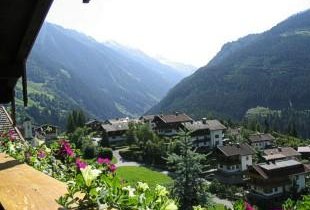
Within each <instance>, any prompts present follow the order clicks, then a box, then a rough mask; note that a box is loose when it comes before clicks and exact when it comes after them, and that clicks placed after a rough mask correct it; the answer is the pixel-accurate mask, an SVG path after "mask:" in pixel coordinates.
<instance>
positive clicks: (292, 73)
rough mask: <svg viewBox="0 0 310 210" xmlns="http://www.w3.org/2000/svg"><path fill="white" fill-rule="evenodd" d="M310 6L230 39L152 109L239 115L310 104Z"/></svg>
mask: <svg viewBox="0 0 310 210" xmlns="http://www.w3.org/2000/svg"><path fill="white" fill-rule="evenodd" d="M309 84H310V10H307V11H305V12H302V13H299V14H296V15H294V16H292V17H290V18H288V19H287V20H285V21H283V22H281V23H279V24H278V25H276V26H275V27H273V28H271V29H270V30H268V31H266V32H264V33H261V34H253V35H248V36H246V37H244V38H241V39H239V40H237V41H234V42H230V43H227V44H225V45H224V46H223V47H222V49H221V51H220V52H219V53H218V54H217V55H216V56H215V57H214V58H213V59H212V60H211V61H210V62H209V63H208V64H207V65H206V66H204V67H202V68H200V69H198V70H197V71H196V72H195V73H194V74H193V75H191V76H189V77H187V78H185V79H183V80H182V81H181V82H180V83H179V84H177V85H176V86H175V87H174V88H173V89H171V90H170V91H169V93H168V94H167V96H166V97H165V98H164V99H163V100H162V101H161V102H160V103H159V104H157V105H156V106H154V107H153V108H152V109H151V110H150V111H149V113H158V112H173V111H184V112H187V113H188V114H190V115H192V116H193V117H196V118H199V117H203V116H213V117H214V116H216V117H222V118H231V119H235V120H240V119H241V118H242V117H243V116H244V115H245V113H246V112H247V110H249V109H251V108H254V107H257V106H261V107H268V108H270V109H273V110H282V109H287V108H293V109H295V110H308V109H310V85H309Z"/></svg>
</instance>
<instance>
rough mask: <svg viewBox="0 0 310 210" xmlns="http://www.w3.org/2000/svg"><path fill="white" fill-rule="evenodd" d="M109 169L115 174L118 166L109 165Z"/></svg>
mask: <svg viewBox="0 0 310 210" xmlns="http://www.w3.org/2000/svg"><path fill="white" fill-rule="evenodd" d="M109 169H110V171H111V172H114V171H115V170H116V165H114V164H111V165H109Z"/></svg>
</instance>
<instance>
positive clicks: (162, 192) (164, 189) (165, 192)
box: [155, 185, 169, 196]
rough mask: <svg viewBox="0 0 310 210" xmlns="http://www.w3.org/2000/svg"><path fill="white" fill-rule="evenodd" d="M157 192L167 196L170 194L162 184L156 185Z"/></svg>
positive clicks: (159, 194)
mask: <svg viewBox="0 0 310 210" xmlns="http://www.w3.org/2000/svg"><path fill="white" fill-rule="evenodd" d="M155 192H156V194H157V195H158V196H167V195H168V194H169V192H168V190H167V189H166V188H165V187H164V186H161V185H156V187H155Z"/></svg>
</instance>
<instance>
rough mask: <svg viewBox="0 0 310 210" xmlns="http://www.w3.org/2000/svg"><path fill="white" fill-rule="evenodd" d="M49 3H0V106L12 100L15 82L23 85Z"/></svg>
mask: <svg viewBox="0 0 310 210" xmlns="http://www.w3.org/2000/svg"><path fill="white" fill-rule="evenodd" d="M88 2H89V0H83V3H88ZM52 3H53V0H1V1H0V104H4V103H9V102H12V101H13V100H14V88H15V85H16V82H17V80H18V79H19V78H21V77H22V78H23V84H24V85H25V84H26V69H25V68H26V60H27V57H28V55H29V53H30V51H31V48H32V46H33V44H34V42H35V39H36V37H37V35H38V33H39V31H40V28H41V26H42V24H43V22H44V19H45V17H46V15H47V13H48V11H49V9H50V7H51V5H52ZM25 91H26V90H25ZM25 95H26V92H24V96H25ZM24 99H25V97H24Z"/></svg>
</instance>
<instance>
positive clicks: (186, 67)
mask: <svg viewBox="0 0 310 210" xmlns="http://www.w3.org/2000/svg"><path fill="white" fill-rule="evenodd" d="M157 59H158V60H159V61H160V62H161V63H163V64H166V65H168V66H171V67H173V68H175V69H177V70H178V72H180V73H181V74H182V75H183V76H184V77H187V76H189V75H191V74H192V73H194V72H195V71H196V70H197V67H195V66H193V65H190V64H184V63H179V62H174V61H170V60H168V59H166V58H162V57H158V58H157Z"/></svg>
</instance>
